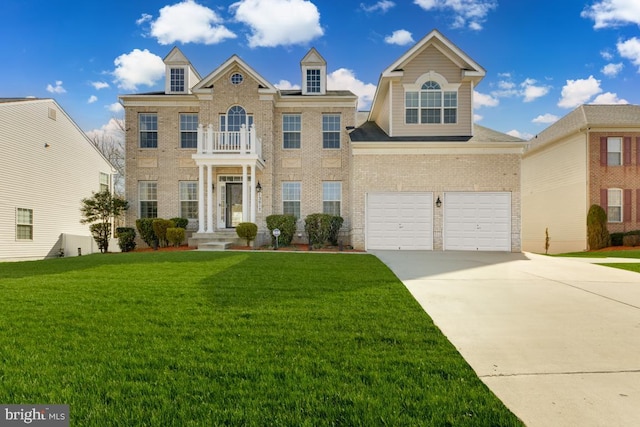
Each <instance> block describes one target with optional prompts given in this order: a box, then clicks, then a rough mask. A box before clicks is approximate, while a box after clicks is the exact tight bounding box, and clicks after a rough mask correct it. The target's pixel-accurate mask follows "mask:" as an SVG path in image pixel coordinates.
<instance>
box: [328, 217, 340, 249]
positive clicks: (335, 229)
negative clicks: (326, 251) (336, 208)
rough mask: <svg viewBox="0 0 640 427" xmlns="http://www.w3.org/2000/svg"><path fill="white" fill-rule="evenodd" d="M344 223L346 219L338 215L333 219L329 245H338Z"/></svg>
mask: <svg viewBox="0 0 640 427" xmlns="http://www.w3.org/2000/svg"><path fill="white" fill-rule="evenodd" d="M343 222H344V218H342V217H341V216H338V215H334V216H332V217H331V225H330V227H329V243H331V244H332V245H333V246H337V245H338V234H339V233H340V227H342V223H343Z"/></svg>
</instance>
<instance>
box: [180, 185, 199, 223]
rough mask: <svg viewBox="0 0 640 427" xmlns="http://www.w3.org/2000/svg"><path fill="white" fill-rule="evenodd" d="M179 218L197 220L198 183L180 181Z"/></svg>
mask: <svg viewBox="0 0 640 427" xmlns="http://www.w3.org/2000/svg"><path fill="white" fill-rule="evenodd" d="M180 216H181V217H182V218H187V219H197V218H198V181H180Z"/></svg>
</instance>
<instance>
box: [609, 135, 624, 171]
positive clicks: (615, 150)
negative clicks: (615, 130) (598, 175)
mask: <svg viewBox="0 0 640 427" xmlns="http://www.w3.org/2000/svg"><path fill="white" fill-rule="evenodd" d="M621 164H622V138H620V137H610V138H607V165H609V166H620V165H621Z"/></svg>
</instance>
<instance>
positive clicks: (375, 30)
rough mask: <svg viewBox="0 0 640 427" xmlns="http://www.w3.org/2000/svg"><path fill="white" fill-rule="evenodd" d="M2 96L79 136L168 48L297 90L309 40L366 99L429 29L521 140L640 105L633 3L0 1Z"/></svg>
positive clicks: (146, 81)
mask: <svg viewBox="0 0 640 427" xmlns="http://www.w3.org/2000/svg"><path fill="white" fill-rule="evenodd" d="M2 16H3V17H4V19H3V25H2V26H0V39H1V40H2V45H1V46H0V53H1V55H2V56H1V57H2V62H3V67H2V69H3V71H4V72H3V75H4V78H2V79H0V97H26V96H35V97H52V98H55V99H56V100H57V102H58V103H59V104H60V105H61V106H62V107H63V108H64V109H65V110H66V111H67V112H68V113H69V114H70V115H71V117H72V118H73V119H74V120H75V121H76V122H77V123H78V125H79V126H80V127H81V128H82V129H83V130H85V131H87V132H91V131H108V130H109V129H110V126H111V125H110V120H112V119H113V118H114V117H115V118H118V117H120V118H121V117H122V115H123V114H122V111H121V109H120V108H119V105H118V100H117V95H118V94H125V93H137V92H148V91H153V90H162V88H163V80H162V79H163V76H164V74H163V70H164V68H163V65H162V61H161V60H162V58H163V57H164V56H165V55H167V53H169V51H170V50H171V48H172V47H173V46H178V47H179V48H180V49H181V50H182V51H183V52H184V53H185V55H186V56H187V57H188V58H189V59H190V60H191V62H192V64H193V65H194V66H195V68H196V69H197V70H198V72H199V73H200V74H201V75H202V76H205V75H207V74H208V73H209V72H211V71H212V70H213V69H214V68H215V67H217V66H218V65H220V64H222V63H223V62H224V61H225V60H226V59H228V58H229V57H230V56H231V55H233V54H237V55H239V56H240V57H241V58H242V59H243V60H244V61H245V62H247V63H248V64H249V65H250V66H252V67H253V68H254V69H255V70H256V71H258V72H259V73H260V74H261V75H262V76H263V77H264V78H266V79H267V80H269V81H270V82H272V83H273V84H276V85H277V86H279V87H281V88H289V87H296V86H297V87H299V85H300V67H299V62H300V59H301V58H302V57H303V56H304V54H305V53H306V52H307V51H308V49H309V48H311V47H315V48H316V49H318V51H319V52H320V53H321V54H322V55H323V56H324V57H325V59H326V60H327V63H328V72H329V73H330V76H329V88H330V89H350V90H352V91H353V92H354V93H356V94H357V95H359V96H360V103H359V105H360V107H361V108H364V109H366V108H368V104H369V103H370V101H371V99H372V97H373V93H374V91H375V85H376V84H377V81H378V77H379V75H380V73H381V72H382V70H383V69H385V68H386V67H387V66H388V65H390V64H391V63H393V62H394V61H395V60H396V59H397V58H398V57H399V56H401V55H402V54H403V53H404V52H405V51H406V50H407V49H409V48H410V47H411V45H412V44H413V43H414V42H416V41H418V40H420V39H421V38H422V37H423V36H425V35H426V34H427V33H429V32H430V31H431V30H432V29H434V28H435V29H438V30H440V31H441V32H442V33H443V34H444V35H445V36H446V37H447V38H449V39H450V40H451V41H452V42H453V43H455V44H456V45H457V46H458V47H459V48H460V49H462V50H463V51H464V52H466V53H467V54H468V55H469V56H470V57H471V58H473V59H474V60H475V61H476V62H477V63H479V64H480V65H481V66H483V67H484V68H485V69H486V71H487V75H486V77H485V78H484V80H483V81H482V82H481V83H480V84H479V85H478V86H477V87H476V95H475V107H476V108H475V115H476V121H477V123H479V124H482V125H484V126H487V127H490V128H492V129H495V130H498V131H502V132H507V133H510V134H512V135H515V136H520V137H523V138H525V139H528V138H529V137H531V136H533V135H535V134H537V133H539V132H540V131H541V130H543V129H544V128H546V127H547V126H549V124H551V123H553V121H555V120H557V119H558V118H560V117H562V116H564V115H565V114H567V113H568V112H570V111H571V110H572V109H573V108H575V107H577V106H578V105H580V104H582V103H607V104H611V103H632V104H640V1H639V0H585V1H576V0H537V1H533V0H517V1H516V0H510V1H507V0H502V1H501V0H381V1H378V0H362V1H358V0H355V1H351V0H342V1H336V0H239V1H219V0H184V1H175V0H168V1H155V0H145V1H136V0H128V1H121V0H112V1H110V2H98V1H85V2H76V1H68V0H61V1H58V2H51V1H44V0H34V1H28V0H5V1H4V2H3V11H2Z"/></svg>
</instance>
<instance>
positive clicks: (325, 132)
mask: <svg viewBox="0 0 640 427" xmlns="http://www.w3.org/2000/svg"><path fill="white" fill-rule="evenodd" d="M322 148H329V149H339V148H340V114H323V115H322Z"/></svg>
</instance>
